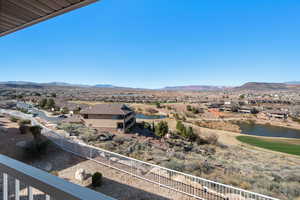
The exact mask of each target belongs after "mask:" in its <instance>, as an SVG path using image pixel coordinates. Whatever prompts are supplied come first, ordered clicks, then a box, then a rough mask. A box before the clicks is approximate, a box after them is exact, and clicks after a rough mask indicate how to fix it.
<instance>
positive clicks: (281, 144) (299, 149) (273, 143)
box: [236, 136, 300, 156]
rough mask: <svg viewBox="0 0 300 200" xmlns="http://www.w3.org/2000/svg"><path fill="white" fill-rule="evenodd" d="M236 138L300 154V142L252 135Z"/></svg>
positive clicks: (264, 146) (270, 148)
mask: <svg viewBox="0 0 300 200" xmlns="http://www.w3.org/2000/svg"><path fill="white" fill-rule="evenodd" d="M236 138H237V139H238V140H239V141H241V142H244V143H247V144H250V145H253V146H257V147H261V148H264V149H269V150H272V151H279V152H283V153H288V154H292V155H298V156H300V145H299V144H291V143H289V142H285V141H284V140H280V139H278V140H277V139H276V140H274V139H272V140H268V139H261V138H257V137H251V136H237V137H236Z"/></svg>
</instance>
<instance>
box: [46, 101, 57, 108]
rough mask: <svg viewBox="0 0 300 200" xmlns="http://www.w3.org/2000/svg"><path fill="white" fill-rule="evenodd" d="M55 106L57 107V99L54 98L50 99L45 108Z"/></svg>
mask: <svg viewBox="0 0 300 200" xmlns="http://www.w3.org/2000/svg"><path fill="white" fill-rule="evenodd" d="M54 107H55V101H54V99H48V100H47V103H46V105H45V108H46V109H51V108H54Z"/></svg>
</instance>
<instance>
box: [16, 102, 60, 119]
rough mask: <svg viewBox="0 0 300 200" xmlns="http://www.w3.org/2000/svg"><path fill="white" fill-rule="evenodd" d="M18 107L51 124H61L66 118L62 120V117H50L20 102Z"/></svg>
mask: <svg viewBox="0 0 300 200" xmlns="http://www.w3.org/2000/svg"><path fill="white" fill-rule="evenodd" d="M17 107H18V108H23V109H27V110H28V111H30V113H32V114H35V115H36V116H37V117H40V118H41V119H43V120H46V121H48V122H51V123H59V122H61V121H62V120H64V118H60V117H48V116H47V115H46V114H45V113H44V112H43V111H41V110H39V109H37V108H34V107H33V106H31V105H29V104H26V103H24V102H18V103H17Z"/></svg>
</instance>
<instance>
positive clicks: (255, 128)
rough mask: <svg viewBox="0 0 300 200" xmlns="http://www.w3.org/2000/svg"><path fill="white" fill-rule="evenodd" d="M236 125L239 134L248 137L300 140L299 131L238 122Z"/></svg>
mask: <svg viewBox="0 0 300 200" xmlns="http://www.w3.org/2000/svg"><path fill="white" fill-rule="evenodd" d="M238 125H239V127H240V129H241V133H244V134H248V135H257V136H265V137H284V138H297V139H300V130H296V129H291V128H285V127H279V126H272V125H263V124H255V123H245V122H240V123H238Z"/></svg>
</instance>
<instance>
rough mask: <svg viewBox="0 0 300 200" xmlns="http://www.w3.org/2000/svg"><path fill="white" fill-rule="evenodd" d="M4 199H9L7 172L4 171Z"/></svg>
mask: <svg viewBox="0 0 300 200" xmlns="http://www.w3.org/2000/svg"><path fill="white" fill-rule="evenodd" d="M3 200H8V184H7V174H6V173H3Z"/></svg>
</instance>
